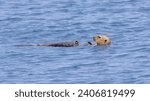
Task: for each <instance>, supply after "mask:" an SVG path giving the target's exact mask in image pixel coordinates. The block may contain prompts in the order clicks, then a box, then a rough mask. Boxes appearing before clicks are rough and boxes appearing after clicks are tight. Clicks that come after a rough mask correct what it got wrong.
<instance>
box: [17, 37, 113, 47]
mask: <svg viewBox="0 0 150 101" xmlns="http://www.w3.org/2000/svg"><path fill="white" fill-rule="evenodd" d="M93 41H94V42H87V43H85V44H84V46H89V45H93V46H97V45H108V44H110V43H111V41H110V39H109V38H108V37H107V36H105V35H95V36H94V37H93ZM79 45H80V44H79V41H71V42H58V43H49V44H35V45H17V46H51V47H74V46H79Z"/></svg>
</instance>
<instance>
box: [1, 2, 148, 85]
mask: <svg viewBox="0 0 150 101" xmlns="http://www.w3.org/2000/svg"><path fill="white" fill-rule="evenodd" d="M97 33H102V34H104V35H107V36H108V37H110V38H111V40H112V43H111V45H110V46H107V47H105V46H97V47H93V46H79V47H70V48H65V47H16V46H14V45H20V44H39V43H40V44H42V43H49V42H63V41H74V40H78V41H80V42H81V43H84V42H87V41H92V37H93V36H94V35H95V34H97ZM0 83H19V84H20V83H21V84H22V83H49V84H51V83H65V84H66V83H73V84H74V83H79V84H81V83H83V84H87V83H94V84H102V83H105V84H112V83H117V84H120V83H121V84H122V83H129V84H133V83H135V84H137V83H150V0H0Z"/></svg>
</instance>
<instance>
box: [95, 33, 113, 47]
mask: <svg viewBox="0 0 150 101" xmlns="http://www.w3.org/2000/svg"><path fill="white" fill-rule="evenodd" d="M93 40H94V41H95V42H96V44H97V45H108V44H110V43H111V41H110V39H109V38H108V37H107V36H105V35H96V36H94V37H93Z"/></svg>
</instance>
